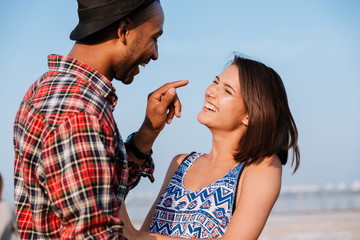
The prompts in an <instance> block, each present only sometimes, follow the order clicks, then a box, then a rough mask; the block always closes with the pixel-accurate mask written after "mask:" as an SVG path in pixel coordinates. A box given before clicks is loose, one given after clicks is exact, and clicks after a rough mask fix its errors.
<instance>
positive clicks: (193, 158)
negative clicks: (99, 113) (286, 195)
mask: <svg viewBox="0 0 360 240" xmlns="http://www.w3.org/2000/svg"><path fill="white" fill-rule="evenodd" d="M197 119H198V121H199V122H200V123H201V124H203V125H205V126H206V127H208V128H209V130H210V131H211V133H212V148H211V151H210V153H208V154H200V153H195V152H193V153H190V154H179V155H177V156H175V157H174V159H173V160H172V162H171V163H170V166H169V169H168V171H167V174H166V177H165V180H164V183H163V186H162V188H161V190H160V193H159V195H158V197H157V199H156V201H155V202H154V204H153V206H152V208H151V209H150V211H149V213H148V215H147V217H146V219H145V221H144V223H143V226H142V227H141V231H137V230H135V228H134V227H133V226H132V225H131V222H130V220H129V218H128V216H127V213H126V208H125V207H122V209H121V212H120V215H122V216H127V217H126V218H125V220H126V221H125V231H124V233H125V236H126V237H127V238H128V239H129V240H132V239H173V238H176V237H178V238H221V239H257V238H258V237H259V235H260V233H261V231H262V229H263V227H264V225H265V223H266V220H267V218H268V216H269V214H270V211H271V209H272V207H273V205H274V203H275V201H276V199H277V197H278V195H279V192H280V188H281V174H282V165H285V164H286V162H287V158H288V150H289V149H290V148H292V151H293V154H292V156H293V159H292V163H293V164H295V169H294V172H295V171H296V170H297V168H298V166H299V160H300V155H299V150H298V145H297V129H296V125H295V122H294V119H293V118H292V115H291V112H290V109H289V106H288V101H287V96H286V92H285V88H284V85H283V82H282V80H281V78H280V76H279V75H278V74H277V73H276V72H275V71H274V70H273V69H271V68H269V67H267V66H265V65H264V64H262V63H259V62H257V61H253V60H250V59H246V58H243V57H241V56H237V55H235V57H234V59H233V61H232V63H231V64H230V65H229V66H228V67H227V68H226V69H225V70H224V72H222V73H221V74H220V75H218V76H216V77H215V80H214V81H213V83H212V84H211V85H210V86H209V87H208V88H207V89H206V91H205V101H204V106H203V108H202V110H201V111H200V112H199V114H198V116H197Z"/></svg>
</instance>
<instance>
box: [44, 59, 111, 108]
mask: <svg viewBox="0 0 360 240" xmlns="http://www.w3.org/2000/svg"><path fill="white" fill-rule="evenodd" d="M48 66H49V70H50V71H57V72H65V73H68V74H74V75H76V76H79V77H81V78H84V79H86V80H88V81H89V82H90V83H91V84H92V85H94V86H95V88H96V89H97V90H98V91H99V93H100V94H101V95H102V96H103V97H104V98H105V99H106V100H107V102H108V103H109V104H110V106H112V108H113V109H114V108H115V106H116V103H117V100H118V98H117V96H116V93H115V91H116V89H115V88H114V87H113V85H112V84H111V82H110V81H109V80H108V79H107V78H106V77H105V76H104V75H102V74H101V73H100V72H98V71H96V70H95V69H93V68H92V67H90V66H88V65H86V64H85V63H82V62H80V61H78V60H76V59H74V58H71V57H66V56H60V55H55V54H51V55H49V56H48Z"/></svg>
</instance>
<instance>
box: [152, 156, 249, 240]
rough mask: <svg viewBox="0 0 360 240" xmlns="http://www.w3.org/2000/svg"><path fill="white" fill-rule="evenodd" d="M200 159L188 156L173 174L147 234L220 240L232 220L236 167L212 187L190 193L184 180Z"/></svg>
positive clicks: (236, 180)
mask: <svg viewBox="0 0 360 240" xmlns="http://www.w3.org/2000/svg"><path fill="white" fill-rule="evenodd" d="M199 156H200V154H199V153H192V154H190V155H189V156H188V157H187V158H186V159H185V160H184V161H183V162H182V164H181V165H180V166H179V168H178V169H177V171H176V172H175V173H174V175H173V177H172V179H171V180H170V182H169V185H168V186H167V188H166V189H165V190H164V192H163V193H162V195H161V196H160V199H159V201H158V203H157V205H156V207H155V211H154V214H153V217H152V220H151V223H150V227H149V232H151V233H157V234H161V235H165V236H172V237H180V238H204V239H207V238H219V237H221V236H222V235H224V233H225V231H226V228H227V226H228V224H229V222H230V219H231V217H232V210H233V205H234V200H235V193H236V188H237V182H238V178H239V177H240V174H241V172H242V171H241V170H242V168H243V164H241V163H238V164H236V165H235V166H234V167H233V168H232V169H230V170H229V171H228V172H227V173H226V174H225V175H224V176H223V177H221V178H220V179H218V180H217V181H215V182H214V183H212V184H209V185H208V186H206V187H204V188H202V189H200V190H198V191H195V192H191V191H190V190H188V189H187V188H186V187H185V186H184V183H183V182H184V177H185V175H186V173H187V171H188V169H189V168H190V167H191V165H192V164H193V163H194V162H195V160H196V159H197V158H198V157H199Z"/></svg>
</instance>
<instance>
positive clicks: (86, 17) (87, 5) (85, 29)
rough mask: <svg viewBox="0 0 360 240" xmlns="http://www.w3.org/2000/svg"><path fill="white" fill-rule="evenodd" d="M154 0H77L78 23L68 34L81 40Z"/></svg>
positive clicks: (71, 37)
mask: <svg viewBox="0 0 360 240" xmlns="http://www.w3.org/2000/svg"><path fill="white" fill-rule="evenodd" d="M154 1H155V0H78V15H79V24H78V25H77V26H76V27H75V29H74V30H73V31H72V32H71V34H70V39H71V40H81V39H84V38H85V37H87V36H89V35H91V34H93V33H96V32H98V31H100V30H101V29H104V28H105V27H107V26H109V25H111V24H112V23H114V22H116V21H118V20H120V19H122V18H124V17H126V16H129V15H130V14H132V13H134V12H136V11H139V10H140V9H143V8H145V7H146V6H148V5H150V4H151V3H152V2H154Z"/></svg>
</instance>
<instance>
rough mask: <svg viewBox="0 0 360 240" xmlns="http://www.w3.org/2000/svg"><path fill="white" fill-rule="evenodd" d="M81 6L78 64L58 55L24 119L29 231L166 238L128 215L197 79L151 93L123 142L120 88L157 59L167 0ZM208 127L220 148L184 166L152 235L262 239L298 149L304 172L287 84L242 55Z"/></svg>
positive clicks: (184, 158) (28, 100) (23, 225)
mask: <svg viewBox="0 0 360 240" xmlns="http://www.w3.org/2000/svg"><path fill="white" fill-rule="evenodd" d="M78 5H79V9H78V14H79V24H78V25H77V27H76V28H75V29H74V30H73V32H72V33H71V35H70V38H71V39H72V40H76V43H75V44H74V46H73V48H72V50H71V51H70V53H69V54H68V56H59V55H49V57H48V65H49V71H48V72H47V73H45V74H44V75H43V76H42V77H40V78H39V79H38V80H37V81H36V82H35V83H34V84H33V85H32V86H31V87H30V89H29V90H28V92H27V93H26V95H25V97H24V99H23V101H22V102H21V104H20V108H19V110H18V112H17V115H16V118H15V124H14V149H15V165H14V168H15V171H14V176H15V179H14V184H15V199H14V200H15V211H16V218H17V225H18V230H19V234H20V237H21V238H22V239H125V237H124V235H123V222H125V227H126V228H125V230H124V233H125V234H126V236H127V238H129V239H132V238H138V237H139V238H141V237H143V238H144V239H152V238H154V239H156V238H157V237H160V236H155V235H154V237H152V236H148V235H147V233H145V232H136V231H135V230H134V229H133V228H132V227H131V223H130V222H129V220H128V217H127V214H126V209H125V208H122V209H120V207H121V206H124V205H123V204H122V203H123V200H124V198H125V196H126V194H127V193H128V191H129V190H130V189H132V188H134V187H135V186H136V184H137V183H138V182H139V180H140V177H148V178H150V180H153V170H154V163H153V160H152V158H151V154H152V150H151V148H152V145H153V143H154V141H155V139H156V138H157V136H158V134H159V133H160V131H161V130H162V129H163V128H164V126H165V124H166V123H170V122H171V119H172V118H173V117H174V115H176V116H177V117H179V116H180V110H181V104H180V101H179V99H178V97H177V94H176V88H178V87H182V86H184V85H186V84H187V81H178V82H173V83H168V84H165V85H164V86H162V87H160V88H159V89H157V90H156V91H154V92H153V93H152V94H150V95H149V98H148V104H147V109H146V116H145V120H144V122H143V124H142V125H141V127H140V128H139V130H138V131H137V132H136V133H134V134H131V135H130V136H129V137H128V138H127V140H126V143H124V141H123V140H122V137H121V135H120V132H119V131H118V128H117V126H116V123H115V120H114V117H113V114H112V112H113V110H114V108H115V105H116V102H117V96H116V93H115V89H114V87H113V85H112V82H111V81H112V80H113V79H117V80H119V81H121V82H122V83H124V84H130V83H131V82H132V81H133V78H134V76H135V75H137V74H138V73H139V65H146V64H147V63H149V61H151V60H156V59H157V58H158V45H157V39H158V38H159V37H160V36H161V35H162V32H163V24H164V13H163V10H162V8H161V4H160V2H159V1H158V0H92V1H89V0H78ZM198 119H199V121H200V122H201V123H202V124H204V125H206V126H207V127H208V128H209V129H210V130H211V131H212V133H213V148H212V151H211V152H210V153H209V154H199V153H192V154H190V155H189V154H185V155H179V156H177V157H175V158H174V160H173V161H172V163H171V164H170V168H169V171H168V173H167V176H166V178H165V182H164V186H163V188H162V191H161V192H160V195H159V197H158V201H157V202H156V203H155V205H154V206H153V208H152V210H151V211H150V215H149V216H148V218H147V220H146V221H145V224H144V227H143V229H146V230H147V229H148V228H150V231H152V232H154V233H160V234H161V235H163V234H165V235H166V234H169V235H172V236H179V237H180V236H181V235H183V236H184V237H192V236H194V237H220V236H221V235H223V234H224V232H225V229H226V232H225V235H224V237H226V238H232V239H239V236H241V234H245V235H246V236H244V237H243V238H242V239H252V238H256V237H257V236H258V235H259V234H260V232H261V229H262V228H263V226H264V224H265V221H266V219H267V216H268V215H269V212H270V210H271V208H272V206H273V204H274V202H275V201H276V198H277V196H278V194H279V191H280V183H281V182H280V180H281V165H282V164H285V163H286V161H287V154H288V150H289V148H293V150H294V156H295V159H296V160H294V159H293V161H294V162H295V170H296V169H297V167H298V164H299V155H298V149H297V130H296V127H295V123H294V121H293V119H292V116H291V113H290V110H289V107H288V104H287V99H286V94H285V89H284V86H283V84H282V82H281V79H280V78H279V76H278V75H277V74H276V73H275V72H274V71H273V70H272V69H270V68H268V67H266V66H264V65H262V64H260V63H258V62H255V61H252V60H248V59H244V58H241V57H237V56H236V57H235V59H234V61H233V63H232V64H231V65H230V66H228V68H227V69H226V70H225V71H224V72H223V73H222V74H220V75H219V76H217V77H216V78H215V80H214V83H213V84H211V85H210V87H209V88H208V89H207V91H206V99H205V105H204V108H203V110H202V111H201V112H200V113H199V115H198ZM185 174H186V175H185ZM198 209H199V210H198ZM165 216H169V217H166V219H165ZM151 218H152V219H151ZM173 226H174V227H173ZM184 226H186V227H188V228H186V229H185V230H184ZM191 229H195V230H193V231H192V230H191ZM197 232H199V234H198V235H197ZM190 234H193V235H190ZM248 234H250V235H248ZM143 235H145V236H143Z"/></svg>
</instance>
